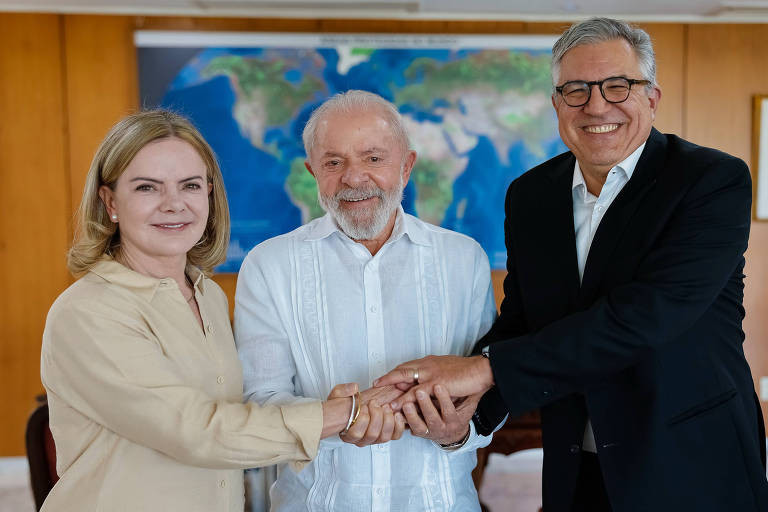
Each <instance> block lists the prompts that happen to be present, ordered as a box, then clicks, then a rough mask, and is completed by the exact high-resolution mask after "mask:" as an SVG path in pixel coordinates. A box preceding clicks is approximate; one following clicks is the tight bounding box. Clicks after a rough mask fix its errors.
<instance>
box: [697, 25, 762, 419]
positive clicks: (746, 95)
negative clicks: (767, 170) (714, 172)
mask: <svg viewBox="0 0 768 512" xmlns="http://www.w3.org/2000/svg"><path fill="white" fill-rule="evenodd" d="M688 34H689V35H688V53H687V73H686V78H685V81H686V93H685V125H686V131H687V137H688V139H690V140H691V141H693V142H696V143H697V144H702V145H706V146H711V147H715V148H718V149H722V150H723V151H726V152H728V153H731V154H732V155H736V156H738V157H739V158H742V159H744V161H746V162H747V163H748V164H750V167H751V168H752V169H754V168H755V166H754V165H752V164H753V163H752V162H751V161H750V160H751V155H752V152H751V143H752V96H753V95H755V94H768V66H766V55H765V48H766V47H768V25H691V26H690V27H689V28H688ZM766 261H768V223H766V222H758V221H753V222H752V230H751V234H750V239H749V249H748V250H747V265H746V269H745V271H744V272H745V274H746V275H747V278H746V281H745V282H746V289H745V297H744V305H745V308H746V310H747V316H746V318H745V320H744V331H745V333H746V336H747V339H746V342H745V344H744V350H745V352H746V355H747V359H748V360H749V363H750V366H751V368H752V374H753V376H754V377H755V379H756V381H757V379H759V377H761V376H768V346H767V342H768V314H766V313H768V266H767V265H766ZM766 405H767V404H766V402H763V415H764V416H766V417H768V407H767V406H766Z"/></svg>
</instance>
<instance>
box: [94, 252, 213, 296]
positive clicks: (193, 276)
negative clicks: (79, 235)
mask: <svg viewBox="0 0 768 512" xmlns="http://www.w3.org/2000/svg"><path fill="white" fill-rule="evenodd" d="M91 272H93V273H94V274H96V275H97V276H99V277H101V278H102V279H104V280H105V281H107V282H109V283H113V284H116V285H119V286H122V287H123V288H127V289H128V290H130V291H132V292H133V293H135V294H136V295H139V296H140V297H143V298H144V299H146V300H148V301H151V300H152V299H153V298H154V296H155V293H157V290H158V289H159V288H178V284H177V283H176V281H175V280H174V279H173V278H170V277H165V278H162V279H158V278H156V277H150V276H146V275H144V274H140V273H138V272H136V271H134V270H131V269H130V268H128V267H126V266H125V265H123V264H122V263H119V262H117V261H115V260H114V259H113V258H112V257H111V256H109V255H107V254H105V255H103V256H102V257H101V259H100V260H99V261H97V262H96V264H95V265H94V266H93V267H91ZM185 272H186V274H187V275H188V276H189V279H190V280H191V281H192V286H193V287H194V288H195V289H197V290H198V291H200V293H201V294H205V275H204V274H203V272H202V271H201V270H200V269H199V268H197V267H195V266H194V265H187V267H186V269H185Z"/></svg>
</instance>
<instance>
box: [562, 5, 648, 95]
mask: <svg viewBox="0 0 768 512" xmlns="http://www.w3.org/2000/svg"><path fill="white" fill-rule="evenodd" d="M615 39H624V40H625V41H626V42H627V43H629V46H631V47H632V49H633V50H634V52H635V55H637V61H638V62H639V64H640V73H641V74H642V75H643V78H644V79H645V80H648V81H649V82H651V85H657V84H656V56H655V55H654V53H653V44H652V43H651V38H650V36H649V35H648V33H647V32H646V31H645V30H643V29H641V28H637V27H633V26H632V25H630V24H629V23H627V22H624V21H620V20H614V19H610V18H590V19H588V20H585V21H581V22H579V23H574V24H573V25H571V26H570V27H569V28H568V30H566V31H565V32H564V33H563V35H561V36H560V38H559V39H558V40H557V41H556V42H555V44H554V46H552V64H551V70H552V83H553V84H556V83H557V81H559V78H560V61H562V60H563V57H564V56H565V54H566V53H567V52H568V50H570V49H571V48H575V47H576V46H582V45H585V44H596V43H604V42H606V41H613V40H615ZM628 78H631V77H628Z"/></svg>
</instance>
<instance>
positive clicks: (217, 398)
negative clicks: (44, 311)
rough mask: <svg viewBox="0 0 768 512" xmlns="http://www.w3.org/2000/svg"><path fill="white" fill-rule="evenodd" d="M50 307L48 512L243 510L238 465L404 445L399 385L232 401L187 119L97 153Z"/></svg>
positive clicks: (121, 139) (124, 127)
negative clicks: (51, 465)
mask: <svg viewBox="0 0 768 512" xmlns="http://www.w3.org/2000/svg"><path fill="white" fill-rule="evenodd" d="M76 233H77V235H76V238H75V243H74V245H73V247H72V249H71V250H70V252H69V255H68V266H69V269H70V270H71V271H72V273H73V274H74V275H75V276H79V277H80V278H79V279H78V281H77V282H75V283H74V284H73V285H72V286H70V287H69V288H68V289H67V290H66V291H64V293H62V294H61V296H59V298H58V299H57V300H56V302H55V303H54V304H53V306H52V307H51V310H50V312H49V313H48V318H47V322H46V327H45V332H44V334H43V348H42V361H41V373H42V380H43V384H44V386H45V388H46V391H47V392H48V403H49V407H50V425H51V430H52V432H53V436H54V439H55V441H56V455H57V471H58V473H59V475H60V477H61V479H60V480H59V482H58V483H57V484H56V485H55V487H54V488H53V490H52V491H51V493H50V494H49V496H48V498H47V499H46V501H45V503H44V505H43V510H47V511H56V512H66V511H78V512H85V511H109V512H118V511H123V510H125V511H132V512H133V511H136V512H137V511H151V510H163V511H173V510H178V511H185V512H189V511H238V512H240V511H242V510H243V501H244V498H243V477H242V471H241V470H242V469H243V468H248V467H254V466H260V465H266V464H274V463H277V462H281V461H292V462H293V463H294V464H295V465H297V466H299V467H300V466H301V465H303V464H306V463H307V462H308V461H309V460H311V459H312V458H313V457H314V456H315V455H316V453H317V448H318V443H319V441H320V439H321V438H325V437H328V436H331V435H336V434H338V433H340V432H342V431H344V436H343V437H344V439H345V440H346V441H349V442H358V443H363V444H364V443H373V442H386V441H388V440H389V439H397V438H398V437H400V435H401V433H402V430H403V423H404V422H403V420H402V418H401V417H398V418H395V416H394V415H393V414H392V411H391V410H390V409H389V407H388V406H384V407H379V406H378V405H377V401H376V400H373V401H372V402H370V403H368V401H369V400H371V399H373V398H376V397H378V399H379V402H380V403H388V402H389V400H390V399H391V398H393V395H396V394H398V393H399V392H397V391H396V390H389V391H388V392H387V393H384V394H378V395H377V392H376V391H371V390H368V391H366V392H364V393H363V395H362V396H361V395H360V394H359V393H357V394H356V393H355V391H356V385H354V384H347V385H340V386H337V387H336V388H334V390H333V391H332V392H331V394H330V395H329V398H328V400H327V401H326V402H319V401H313V402H309V403H300V404H294V405H291V406H283V407H277V406H265V407H259V406H258V405H255V404H253V403H247V404H243V403H241V397H242V392H243V384H242V374H241V368H240V364H239V362H238V358H237V352H236V350H235V345H234V342H233V338H232V331H231V327H230V323H229V314H228V308H227V300H226V297H225V295H224V293H223V292H222V290H221V289H220V288H219V287H218V286H217V285H216V283H215V282H213V281H212V280H211V279H210V277H209V276H210V274H211V271H212V269H213V267H214V266H215V265H217V264H218V263H220V262H222V261H223V260H224V257H225V252H226V248H227V244H228V239H229V213H228V209H227V199H226V195H225V191H224V184H223V181H222V176H221V172H220V170H219V167H218V165H217V163H216V159H215V157H214V154H213V152H212V150H211V148H210V147H209V146H208V144H207V143H206V142H205V141H204V140H203V138H202V136H201V135H200V134H199V133H198V132H197V130H196V129H195V128H194V127H193V126H192V125H191V124H190V123H189V122H188V121H187V120H186V119H184V118H182V117H180V116H178V115H175V114H173V113H170V112H166V111H145V112H140V113H138V114H134V115H132V116H129V117H127V118H125V119H123V120H122V121H120V122H119V123H118V124H116V125H115V126H114V127H113V128H112V129H111V131H110V132H109V133H108V135H107V137H106V138H105V139H104V141H103V142H102V144H101V146H100V147H99V149H98V150H97V152H96V155H95V157H94V159H93V163H92V164H91V168H90V171H89V173H88V177H87V180H86V185H85V190H84V194H83V199H82V203H81V205H80V210H79V215H78V221H77V226H76Z"/></svg>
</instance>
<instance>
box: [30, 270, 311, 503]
mask: <svg viewBox="0 0 768 512" xmlns="http://www.w3.org/2000/svg"><path fill="white" fill-rule="evenodd" d="M187 274H188V275H189V276H190V278H191V279H192V280H193V282H194V284H195V296H196V299H197V302H198V305H199V307H200V314H201V316H202V319H203V324H204V330H201V329H200V325H199V324H198V322H197V320H196V319H195V316H194V314H193V313H192V311H191V309H190V308H189V306H188V305H187V302H186V300H185V299H184V297H183V296H182V294H181V291H180V290H179V288H178V286H177V285H176V282H175V281H174V280H173V279H170V278H169V279H154V278H150V277H147V276H144V275H141V274H138V273H136V272H133V271H132V270H130V269H128V268H126V267H124V266H123V265H121V264H119V263H117V262H115V261H114V260H112V259H111V258H108V257H105V258H104V259H103V260H102V261H100V262H99V263H98V264H97V265H96V266H95V267H94V268H93V269H92V270H91V271H90V272H89V273H88V274H87V275H85V276H84V277H82V278H81V279H79V280H78V281H77V282H75V283H74V284H73V285H72V286H70V287H69V288H68V289H67V290H65V291H64V293H62V294H61V295H60V296H59V298H58V299H57V300H56V302H55V303H54V304H53V306H52V307H51V310H50V311H49V313H48V318H47V321H46V326H45V332H44V334H43V348H42V357H41V375H42V381H43V385H44V386H45V389H46V391H47V392H48V403H49V407H50V426H51V431H52V432H53V437H54V440H55V441H56V456H57V472H58V474H59V476H60V477H61V479H60V480H59V482H58V483H57V484H56V485H55V486H54V488H53V490H52V491H51V493H50V494H49V496H48V498H47V499H46V501H45V504H44V505H43V510H44V511H53V512H67V511H77V512H87V511H104V512H120V511H131V512H139V511H154V510H157V511H175V510H178V511H184V512H193V511H200V512H203V511H205V512H210V511H238V512H241V511H242V510H243V501H244V497H243V474H242V469H243V468H248V467H254V466H261V465H267V464H274V463H277V462H282V461H294V462H295V463H296V465H297V466H301V465H303V464H305V463H306V462H307V461H309V460H310V459H312V458H313V457H314V456H315V455H316V454H317V447H318V443H319V440H320V431H321V429H322V406H321V403H320V402H319V401H314V402H310V403H302V404H296V405H291V406H284V407H277V406H265V407H259V406H258V405H256V404H254V403H247V404H243V403H242V393H243V382H242V373H241V367H240V362H239V360H238V358H237V352H236V350H235V345H234V340H233V338H232V330H231V327H230V323H229V314H228V308H227V300H226V296H225V295H224V293H223V292H222V290H221V289H220V288H219V287H218V285H217V284H216V283H215V282H213V281H212V280H210V279H207V278H206V277H205V276H204V275H203V274H202V273H201V272H200V271H199V270H197V269H196V268H194V267H188V269H187Z"/></svg>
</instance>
